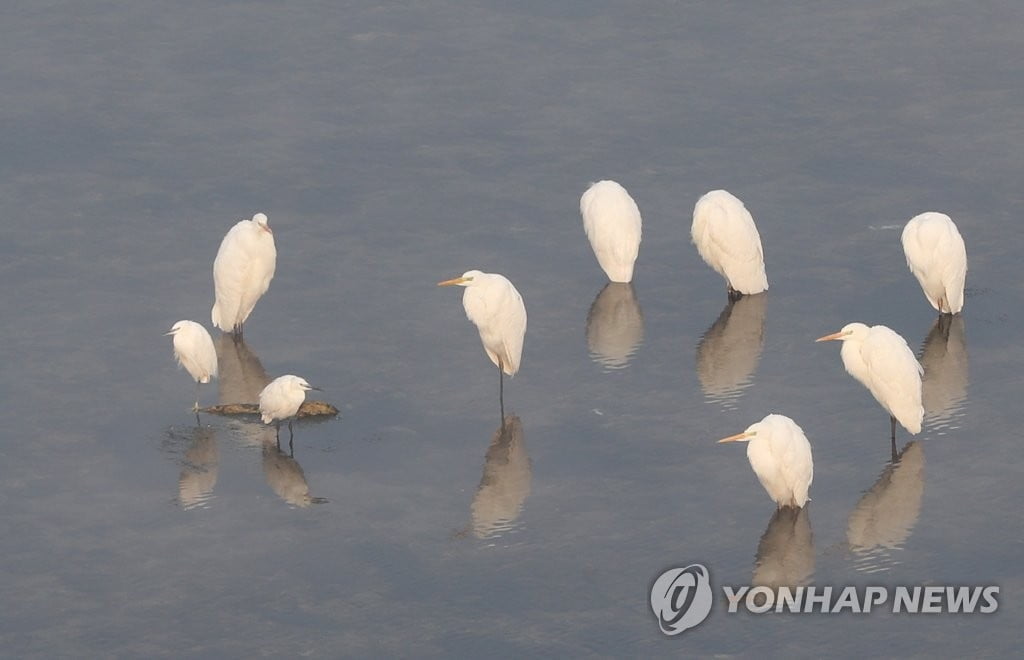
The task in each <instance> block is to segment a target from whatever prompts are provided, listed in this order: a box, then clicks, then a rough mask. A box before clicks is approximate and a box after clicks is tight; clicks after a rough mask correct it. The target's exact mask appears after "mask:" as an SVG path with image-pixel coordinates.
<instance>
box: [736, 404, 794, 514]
mask: <svg viewBox="0 0 1024 660" xmlns="http://www.w3.org/2000/svg"><path fill="white" fill-rule="evenodd" d="M719 442H749V443H750V444H748V445H747V459H748V460H749V461H750V467H751V468H753V469H754V474H756V475H757V479H758V481H760V482H761V485H762V486H764V489H765V490H766V491H768V497H770V498H772V501H773V502H775V504H776V505H777V506H778V507H779V508H782V507H784V506H793V507H797V508H800V507H803V505H804V504H806V503H807V500H809V499H810V498H809V497H807V489H808V488H810V487H811V481H813V480H814V460H813V459H812V458H811V443H810V442H808V441H807V436H806V435H804V431H803V429H801V428H800V427H799V426H798V425H797V423H796V422H794V421H793V420H792V419H790V418H789V417H786V416H785V415H768V416H767V417H765V418H764V419H762V420H761V421H760V422H757V423H756V424H751V425H750V426H748V427H747V430H746V431H744V432H743V433H738V434H736V435H731V436H729V437H728V438H722V439H721V440H719Z"/></svg>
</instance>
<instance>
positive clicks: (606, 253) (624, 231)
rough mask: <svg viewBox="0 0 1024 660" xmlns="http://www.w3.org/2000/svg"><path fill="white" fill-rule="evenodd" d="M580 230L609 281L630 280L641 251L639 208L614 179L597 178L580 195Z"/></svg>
mask: <svg viewBox="0 0 1024 660" xmlns="http://www.w3.org/2000/svg"><path fill="white" fill-rule="evenodd" d="M580 215H582V216H583V230H584V231H585V232H586V234H587V238H588V239H590V247H591V248H593V250H594V256H595V257H597V263H598V264H600V265H601V269H602V270H603V271H604V272H605V275H607V276H608V279H609V280H611V281H612V282H630V281H631V280H632V279H633V264H634V263H635V262H636V257H637V255H638V254H639V253H640V234H641V224H642V223H641V220H640V209H639V208H637V205H636V202H635V201H633V198H632V197H630V195H629V193H628V192H626V189H625V188H623V187H622V186H621V185H619V184H618V183H616V182H615V181H598V182H597V183H595V184H593V185H591V186H590V188H588V189H587V191H586V192H585V193H583V196H582V197H580Z"/></svg>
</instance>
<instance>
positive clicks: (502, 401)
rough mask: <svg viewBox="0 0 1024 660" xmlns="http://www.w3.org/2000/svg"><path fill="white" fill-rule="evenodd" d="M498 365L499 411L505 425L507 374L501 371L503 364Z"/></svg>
mask: <svg viewBox="0 0 1024 660" xmlns="http://www.w3.org/2000/svg"><path fill="white" fill-rule="evenodd" d="M500 362H501V361H500V360H499V364H498V409H499V410H500V411H501V422H502V424H504V423H505V372H504V371H502V369H501V364H500Z"/></svg>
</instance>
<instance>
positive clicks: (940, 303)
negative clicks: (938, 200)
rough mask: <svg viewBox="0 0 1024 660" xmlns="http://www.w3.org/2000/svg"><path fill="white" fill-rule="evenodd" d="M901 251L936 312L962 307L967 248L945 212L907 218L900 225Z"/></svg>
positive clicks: (952, 310)
mask: <svg viewBox="0 0 1024 660" xmlns="http://www.w3.org/2000/svg"><path fill="white" fill-rule="evenodd" d="M902 242H903V254H905V255H906V257H907V266H908V267H909V268H910V272H911V273H913V274H914V277H916V278H917V281H918V283H920V285H921V289H923V290H924V295H925V297H926V298H928V302H930V303H931V305H932V307H934V308H935V309H936V310H938V312H939V313H940V314H958V313H960V310H962V309H963V308H964V280H965V279H966V278H967V248H966V247H964V239H963V237H962V236H960V232H959V231H958V230H957V228H956V225H955V224H954V223H953V221H952V220H951V219H950V217H949V216H948V215H946V214H945V213H936V212H934V211H929V212H927V213H922V214H921V215H917V216H914V217H913V218H911V220H910V222H908V223H907V226H906V227H904V228H903V237H902Z"/></svg>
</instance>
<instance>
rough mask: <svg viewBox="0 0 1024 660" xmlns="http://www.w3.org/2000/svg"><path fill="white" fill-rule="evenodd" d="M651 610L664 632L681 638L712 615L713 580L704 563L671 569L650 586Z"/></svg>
mask: <svg viewBox="0 0 1024 660" xmlns="http://www.w3.org/2000/svg"><path fill="white" fill-rule="evenodd" d="M651 610H653V611H654V616H655V617H657V619H658V626H659V627H660V628H661V632H663V633H665V634H666V635H678V634H679V633H681V632H683V631H684V630H689V629H690V628H693V627H694V626H696V625H698V624H699V623H700V622H701V621H703V620H704V619H706V618H707V617H708V614H709V613H710V612H711V578H710V577H709V575H708V569H707V568H706V567H705V566H704V565H702V564H690V565H689V566H687V567H686V568H670V569H668V570H667V571H665V572H664V573H662V574H661V575H659V576H658V579H657V580H655V581H654V586H652V587H651Z"/></svg>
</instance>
